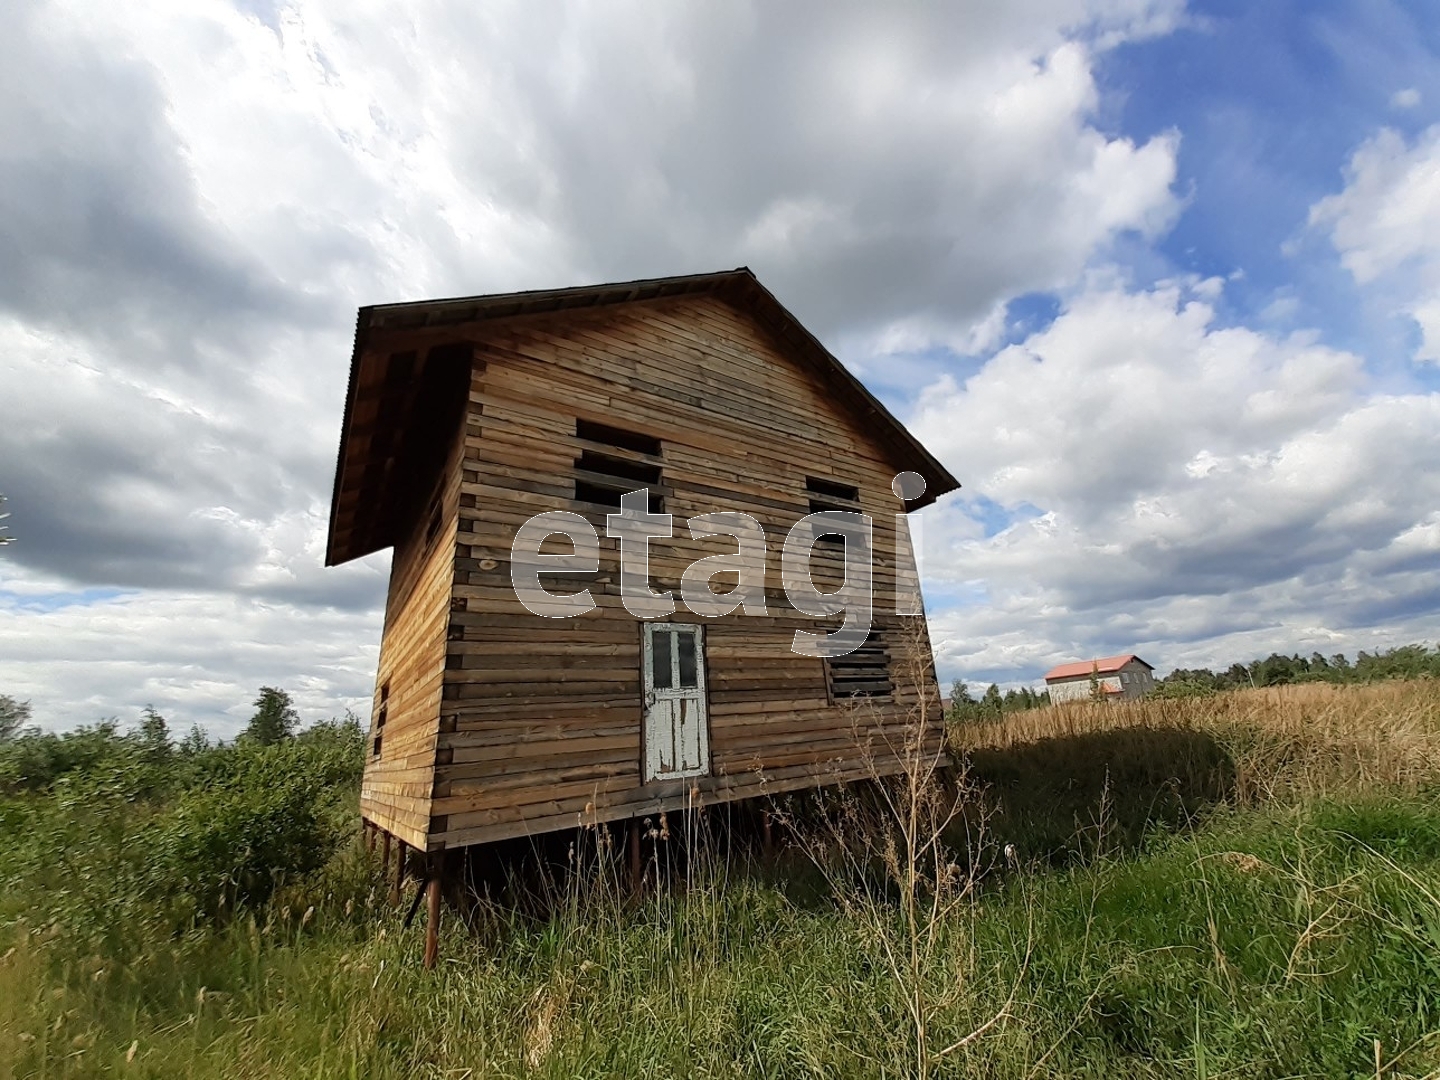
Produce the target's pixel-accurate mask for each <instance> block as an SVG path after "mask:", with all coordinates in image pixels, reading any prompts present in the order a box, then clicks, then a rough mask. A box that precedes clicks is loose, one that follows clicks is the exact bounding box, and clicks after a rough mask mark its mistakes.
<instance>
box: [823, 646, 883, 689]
mask: <svg viewBox="0 0 1440 1080" xmlns="http://www.w3.org/2000/svg"><path fill="white" fill-rule="evenodd" d="M825 678H826V680H827V682H828V683H829V686H830V697H831V699H832V700H835V701H848V700H851V699H854V698H883V697H889V696H890V695H891V694H892V693H893V692H894V685H893V684H892V683H891V681H890V654H889V652H888V651H886V649H885V643H884V641H883V640H882V639H881V637H880V633H879V632H878V631H876V630H871V631H870V634H869V636H867V637H866V639H865V644H863V645H861V646H860V648H858V649H856V650H855V651H854V652H852V653H850V654H849V655H847V656H833V657H829V658H827V659H826V661H825Z"/></svg>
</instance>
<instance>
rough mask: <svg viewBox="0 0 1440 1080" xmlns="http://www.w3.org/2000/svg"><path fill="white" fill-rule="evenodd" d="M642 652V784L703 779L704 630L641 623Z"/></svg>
mask: <svg viewBox="0 0 1440 1080" xmlns="http://www.w3.org/2000/svg"><path fill="white" fill-rule="evenodd" d="M644 651H645V657H644V664H645V777H644V782H645V783H647V784H648V783H649V782H650V781H651V780H673V779H678V778H680V777H684V776H706V775H708V774H709V772H710V721H709V715H708V713H709V710H708V709H707V708H706V707H705V631H704V629H703V628H702V627H699V626H691V625H689V624H686V623H662V622H651V623H645V650H644Z"/></svg>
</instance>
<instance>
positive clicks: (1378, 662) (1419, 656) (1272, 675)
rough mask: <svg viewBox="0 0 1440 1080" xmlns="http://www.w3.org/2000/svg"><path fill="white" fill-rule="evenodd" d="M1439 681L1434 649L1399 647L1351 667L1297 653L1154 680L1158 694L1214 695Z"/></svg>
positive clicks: (1439, 652) (1366, 655)
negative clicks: (1246, 690)
mask: <svg viewBox="0 0 1440 1080" xmlns="http://www.w3.org/2000/svg"><path fill="white" fill-rule="evenodd" d="M1436 677H1440V645H1437V646H1435V647H1434V648H1431V647H1429V646H1426V645H1415V644H1412V645H1399V646H1397V647H1395V648H1393V649H1381V650H1379V651H1377V652H1365V651H1364V650H1361V651H1360V652H1359V653H1357V654H1356V655H1355V659H1354V661H1351V660H1350V658H1349V657H1347V656H1346V655H1345V654H1344V653H1335V654H1334V655H1332V656H1328V657H1327V656H1325V655H1324V654H1323V653H1319V652H1312V653H1311V654H1310V655H1309V656H1308V657H1307V656H1301V655H1300V654H1299V653H1298V652H1297V653H1295V654H1293V655H1291V656H1286V655H1285V654H1283V653H1278V652H1276V653H1271V654H1270V655H1269V656H1267V657H1265V658H1264V659H1260V660H1252V661H1250V663H1248V664H1240V663H1236V664H1231V665H1230V666H1229V667H1228V668H1225V669H1224V670H1223V671H1211V670H1210V669H1209V668H1176V669H1175V670H1174V671H1172V672H1170V674H1169V675H1166V676H1165V678H1163V679H1161V680H1160V685H1161V687H1162V688H1169V691H1170V692H1171V693H1172V694H1174V693H1175V692H1180V693H1184V692H1185V691H1191V692H1196V693H1214V692H1216V691H1220V690H1240V689H1243V688H1245V687H1260V686H1288V685H1290V684H1292V683H1306V682H1326V683H1337V684H1340V683H1368V682H1378V681H1379V680H1382V679H1424V678H1436Z"/></svg>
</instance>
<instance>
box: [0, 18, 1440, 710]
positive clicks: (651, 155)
mask: <svg viewBox="0 0 1440 1080" xmlns="http://www.w3.org/2000/svg"><path fill="white" fill-rule="evenodd" d="M961 12H964V13H963V14H961ZM1437 52H1440V13H1437V12H1436V11H1435V9H1434V8H1433V7H1432V6H1431V5H1429V4H1428V3H1424V2H1422V0H1415V2H1414V3H1413V4H1396V3H1388V2H1386V0H1355V2H1353V3H1342V2H1323V0H1322V2H1312V0H1288V2H1287V0H1276V2H1273V3H1266V4H1263V5H1255V4H1251V3H1245V2H1239V0H1236V2H1233V3H1195V4H1191V5H1189V6H1186V5H1184V4H1183V3H1181V2H1180V0H1035V2H1030V3H1004V4H1000V3H995V4H978V3H976V4H954V3H949V4H939V3H937V4H934V5H922V4H913V5H897V4H886V5H879V4H872V5H867V6H866V7H861V6H858V5H845V4H838V3H834V2H828V0H827V2H823V3H822V2H816V3H810V4H804V3H787V4H774V3H762V2H760V0H755V2H754V3H750V4H746V3H743V2H741V0H729V2H725V3H715V4H708V3H685V4H669V3H667V4H661V3H648V4H636V3H624V2H618V0H617V2H614V3H606V4H591V3H574V4H566V3H545V2H536V0H525V2H521V3H484V4H481V3H470V2H455V3H424V4H416V5H407V6H404V7H399V6H395V5H388V6H387V7H386V9H383V10H382V9H379V8H374V7H368V6H366V5H360V4H356V3H354V2H353V0H345V2H339V0H320V2H309V0H298V2H295V3H290V2H287V0H238V2H236V3H225V2H217V0H175V2H173V3H166V2H156V3H126V4H115V3H94V4H89V5H87V4H70V3H42V2H37V0H15V2H14V3H12V4H11V5H10V8H9V14H8V16H7V20H6V34H5V35H4V36H3V37H0V492H3V493H5V494H6V495H8V496H9V497H10V501H9V504H8V506H7V507H6V508H7V509H8V510H10V511H11V512H12V516H11V518H10V519H9V521H8V522H7V524H8V525H9V526H10V531H11V533H13V534H14V535H15V536H16V537H18V540H17V542H16V543H14V544H12V545H10V546H8V547H6V548H4V549H3V550H0V693H8V694H11V695H13V696H16V697H19V698H27V699H30V700H31V701H32V702H33V705H34V710H35V717H36V720H37V721H39V722H40V723H42V724H44V725H45V726H48V727H63V726H68V725H73V724H76V723H81V722H87V721H93V720H96V719H98V718H100V717H104V716H111V715H114V716H118V717H119V718H120V719H121V720H122V721H124V722H131V721H133V720H134V718H135V717H136V716H137V715H138V712H139V709H140V708H141V707H142V706H143V705H145V704H146V703H153V704H154V705H155V706H156V707H157V708H159V709H160V710H161V711H162V712H164V713H165V714H166V715H167V716H169V717H170V718H171V721H172V724H173V725H174V726H176V727H179V728H183V727H187V726H188V725H189V724H191V723H194V722H199V723H201V724H204V725H206V726H207V727H208V728H210V729H211V730H212V731H214V732H216V733H219V734H226V735H228V734H233V733H234V731H235V730H236V729H237V727H238V726H239V725H240V724H241V723H243V721H244V720H245V719H246V718H247V717H248V715H249V712H250V711H251V710H250V702H251V700H252V699H253V698H254V696H255V692H256V689H257V688H258V687H259V686H260V685H261V684H272V685H279V686H282V687H285V688H286V689H288V690H290V691H291V692H292V693H293V694H294V695H295V697H296V699H297V702H298V704H299V706H300V709H301V713H302V716H303V718H304V719H306V720H307V721H308V720H315V719H319V718H322V717H326V716H331V715H335V714H338V713H340V712H341V711H342V710H343V709H344V708H346V707H347V706H348V707H354V708H356V709H357V710H360V711H361V712H362V713H365V714H367V715H368V700H369V697H370V692H371V686H372V680H373V673H374V667H375V662H376V658H377V654H378V646H379V638H380V623H381V615H382V611H381V607H382V604H383V595H384V585H385V579H386V575H387V572H388V562H389V556H388V553H387V554H385V555H379V556H372V557H371V558H369V559H366V560H363V561H361V562H359V563H355V564H351V565H348V566H345V567H342V568H338V569H330V570H326V569H323V568H322V566H321V563H322V561H323V541H324V536H325V529H326V524H327V518H328V499H329V492H330V486H331V482H332V479H333V469H334V463H335V447H336V443H337V440H338V435H339V425H340V415H341V410H342V407H343V396H344V392H345V385H346V367H347V364H348V358H349V343H350V337H351V334H352V331H353V327H354V318H355V309H356V307H358V306H359V305H361V304H367V303H377V302H385V301H393V300H405V299H419V298H424V297H429V296H444V295H456V294H471V293H481V292H489V291H509V290H513V289H522V288H541V287H554V286H565V285H575V284H585V283H591V282H596V281H605V280H616V279H625V278H634V277H642V276H651V275H667V274H678V273H687V272H694V271H707V270H715V269H721V268H729V267H733V266H737V265H740V264H746V265H749V266H751V267H752V268H753V269H754V270H755V271H756V273H757V274H758V275H759V276H760V279H761V280H762V281H763V282H764V283H765V284H766V285H767V286H768V287H769V288H770V289H772V290H773V291H774V292H775V293H776V294H777V295H778V296H779V298H780V299H781V301H782V302H783V303H785V304H786V305H787V306H789V307H790V308H791V310H792V311H794V312H795V313H796V315H797V316H799V318H800V319H801V320H802V321H803V322H805V323H806V324H807V325H808V326H809V327H810V328H811V329H812V330H814V331H815V332H816V333H817V334H818V335H819V336H820V338H821V339H822V340H823V341H825V342H826V344H827V345H829V346H830V348H831V349H832V351H834V352H836V353H837V355H839V356H840V357H841V358H842V360H844V361H845V362H846V363H847V364H848V365H849V366H850V367H851V369H852V370H854V371H855V372H856V373H857V374H859V375H860V377H861V378H863V379H864V380H865V381H866V382H867V383H868V385H870V387H871V388H872V389H874V390H875V391H876V392H877V393H878V394H879V395H880V396H881V397H882V398H883V399H884V400H885V401H886V402H887V404H888V405H889V406H890V407H891V408H892V410H893V411H894V412H895V413H896V414H897V415H898V416H900V417H901V419H902V420H904V421H905V422H907V423H908V424H910V425H911V426H912V429H913V430H914V431H915V432H916V434H917V435H919V437H920V438H921V439H922V440H923V441H924V442H926V444H927V445H928V446H930V447H931V448H932V449H933V450H934V451H935V452H936V453H937V454H938V455H939V456H940V457H941V458H942V459H943V460H944V461H945V462H946V463H947V465H948V466H949V467H950V469H951V470H952V471H953V472H954V473H955V475H956V476H957V477H959V478H960V480H961V481H962V482H963V483H964V485H965V487H964V490H963V491H962V492H960V493H959V494H957V495H955V496H951V497H950V498H949V499H947V500H945V501H944V502H943V503H942V504H941V505H939V506H936V507H934V508H932V509H931V510H928V511H926V512H925V518H926V522H925V537H926V556H927V558H926V564H925V586H926V593H927V597H928V602H929V606H930V609H931V612H932V615H931V624H932V633H933V635H934V639H935V645H936V651H937V658H938V661H939V666H940V674H941V678H942V680H944V681H945V682H946V683H947V684H948V682H949V681H950V680H951V679H952V678H954V677H957V676H963V677H965V678H967V679H969V680H970V681H972V682H975V683H979V684H984V683H988V682H989V681H991V680H996V681H999V682H1001V683H1002V684H1005V685H1009V684H1019V683H1026V682H1033V681H1035V680H1036V679H1037V678H1038V676H1039V675H1040V674H1041V673H1042V672H1043V670H1044V669H1045V668H1046V667H1048V666H1050V665H1051V664H1053V663H1056V662H1060V661H1064V660H1072V659H1081V658H1086V657H1089V656H1093V655H1101V654H1107V653H1113V652H1119V651H1132V650H1133V651H1137V652H1139V653H1140V654H1141V655H1142V656H1143V657H1145V658H1146V659H1147V660H1149V661H1150V662H1151V663H1153V664H1155V665H1156V666H1157V667H1159V668H1160V669H1161V670H1162V671H1164V670H1168V669H1169V668H1171V667H1174V666H1193V665H1198V664H1207V665H1228V664H1229V663H1230V662H1231V661H1233V660H1237V659H1249V658H1250V657H1252V656H1254V655H1258V654H1264V653H1268V652H1270V651H1271V650H1272V649H1280V650H1284V651H1293V650H1297V649H1298V650H1301V651H1303V652H1307V653H1308V652H1310V651H1312V650H1315V649H1319V650H1321V651H1322V652H1325V653H1327V654H1329V653H1333V652H1337V651H1342V650H1343V651H1346V652H1352V653H1353V651H1354V650H1356V649H1358V648H1375V647H1383V646H1386V645H1393V644H1399V643H1403V642H1406V641H1412V640H1431V641H1433V640H1434V639H1435V638H1436V637H1437V636H1440V468H1437V465H1440V299H1437V298H1440V63H1437V60H1440V57H1437V55H1436V54H1437Z"/></svg>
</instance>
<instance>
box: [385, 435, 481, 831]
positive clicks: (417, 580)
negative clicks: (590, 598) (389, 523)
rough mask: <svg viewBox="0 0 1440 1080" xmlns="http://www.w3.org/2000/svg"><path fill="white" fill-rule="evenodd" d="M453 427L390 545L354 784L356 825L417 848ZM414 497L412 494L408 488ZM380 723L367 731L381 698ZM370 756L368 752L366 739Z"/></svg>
mask: <svg viewBox="0 0 1440 1080" xmlns="http://www.w3.org/2000/svg"><path fill="white" fill-rule="evenodd" d="M461 434H462V433H461V431H460V430H459V428H458V426H457V429H456V430H455V431H453V432H452V433H450V435H449V436H448V439H447V441H448V444H449V448H448V452H447V453H446V454H445V456H444V459H443V465H442V466H441V468H440V469H439V470H438V472H437V475H435V476H434V477H432V478H430V483H429V485H428V489H427V490H428V492H429V494H428V496H426V497H425V498H423V499H416V500H415V505H417V506H419V507H421V511H422V512H420V513H417V514H416V515H415V517H414V520H413V521H412V522H411V524H410V528H409V529H408V530H407V531H406V532H405V534H404V535H403V536H402V538H401V539H400V541H399V543H397V544H396V545H395V554H394V556H393V559H392V562H391V566H390V589H389V593H388V595H387V597H386V602H385V629H384V636H383V638H382V640H381V645H380V664H379V669H378V671H377V674H376V679H375V697H374V701H373V703H372V714H371V721H370V741H369V743H368V744H367V746H368V748H369V750H370V753H369V757H368V759H367V761H366V766H365V774H364V779H363V780H362V782H361V787H360V814H361V817H363V818H364V819H365V820H366V821H369V822H372V823H373V824H375V825H377V826H379V827H380V828H382V829H384V830H385V831H386V832H388V833H390V834H391V835H393V836H396V837H398V838H399V839H401V840H403V841H405V843H407V844H409V845H410V846H411V847H415V848H420V849H421V850H424V849H425V848H426V847H427V846H428V843H429V835H430V802H431V796H432V793H433V791H434V782H435V775H434V774H435V751H436V739H437V736H438V734H439V727H440V700H441V694H442V690H443V685H444V676H445V635H446V633H447V632H448V630H449V626H450V611H449V608H450V596H451V591H452V589H453V587H454V582H455V565H454V562H455V531H456V528H457V526H458V522H459V516H458V510H459V504H460V455H461V452H462V450H463V446H464V443H463V440H462V438H461ZM417 494H419V493H417ZM387 691H388V696H387V700H386V701H385V709H386V712H385V724H384V727H383V728H377V721H378V718H379V716H380V706H381V697H382V694H386V692H387ZM377 735H378V736H380V739H381V742H380V752H379V753H378V754H376V753H374V752H373V748H374V745H375V738H376V736H377Z"/></svg>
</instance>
